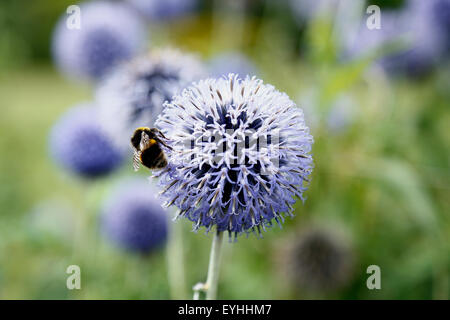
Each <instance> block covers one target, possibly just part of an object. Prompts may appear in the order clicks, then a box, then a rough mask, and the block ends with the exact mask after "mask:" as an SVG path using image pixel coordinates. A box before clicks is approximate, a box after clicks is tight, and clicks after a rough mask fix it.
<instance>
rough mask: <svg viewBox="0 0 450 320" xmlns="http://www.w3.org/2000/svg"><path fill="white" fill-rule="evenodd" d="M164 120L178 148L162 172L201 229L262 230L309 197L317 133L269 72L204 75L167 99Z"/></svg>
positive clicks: (172, 200)
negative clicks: (265, 76) (265, 77)
mask: <svg viewBox="0 0 450 320" xmlns="http://www.w3.org/2000/svg"><path fill="white" fill-rule="evenodd" d="M156 125H157V126H158V127H159V128H160V129H161V131H162V132H163V133H164V135H165V136H166V137H167V139H168V141H169V143H170V144H171V148H172V150H167V156H168V160H169V165H168V166H167V167H166V169H165V170H162V171H160V172H159V173H156V174H155V176H159V177H160V178H161V179H160V184H161V186H162V187H163V188H164V189H163V190H162V195H163V196H164V197H165V198H166V199H167V203H166V205H167V206H170V205H172V204H175V205H176V206H177V207H178V208H180V212H179V216H182V217H186V218H187V219H189V220H191V221H193V222H194V230H197V229H198V228H199V227H201V226H203V227H205V228H206V230H207V231H209V230H210V229H211V228H212V227H213V226H216V227H217V230H218V231H225V230H228V231H229V233H231V232H234V233H235V235H237V234H239V233H241V232H248V231H250V230H253V231H254V230H255V228H256V229H258V231H260V229H261V227H262V228H263V229H265V227H266V226H270V225H271V224H272V220H275V221H277V222H278V223H280V221H281V222H282V221H283V216H282V214H283V213H286V214H289V215H290V214H291V212H292V210H293V209H292V204H293V203H294V202H295V200H294V197H295V196H298V197H300V198H301V199H304V198H303V192H304V191H305V190H306V184H307V181H309V180H308V176H309V174H310V173H311V171H312V156H311V155H310V154H309V152H310V150H311V144H312V142H313V138H312V136H311V135H310V134H309V129H308V127H307V126H306V125H305V122H304V119H303V112H302V110H301V109H299V108H297V107H296V105H295V104H294V103H293V102H292V101H291V100H290V99H289V97H288V96H287V95H286V94H285V93H281V92H279V91H277V90H276V89H275V88H274V87H273V86H271V85H268V84H264V83H263V82H262V80H259V79H256V78H255V77H253V78H250V77H247V78H245V79H242V78H239V77H238V76H236V75H233V74H230V75H229V76H228V77H227V78H220V79H206V80H202V81H200V82H198V83H195V84H193V85H192V86H190V87H188V88H187V89H185V90H184V91H183V93H182V94H180V95H177V96H175V97H174V98H173V100H172V101H171V102H170V103H166V104H165V108H164V110H163V112H162V114H161V115H160V116H159V117H158V120H157V123H156Z"/></svg>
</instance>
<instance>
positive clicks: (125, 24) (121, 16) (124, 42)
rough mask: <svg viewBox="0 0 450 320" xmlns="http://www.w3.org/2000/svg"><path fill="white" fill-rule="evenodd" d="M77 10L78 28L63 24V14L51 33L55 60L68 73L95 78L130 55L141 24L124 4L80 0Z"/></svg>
mask: <svg viewBox="0 0 450 320" xmlns="http://www.w3.org/2000/svg"><path fill="white" fill-rule="evenodd" d="M80 14H81V15H80V22H81V23H80V28H79V29H76V28H69V27H68V26H67V19H68V17H69V16H68V15H66V14H65V15H64V16H62V17H61V19H60V21H59V22H58V24H57V25H56V27H55V31H54V34H53V42H52V51H53V56H54V59H55V62H56V64H57V66H58V67H59V68H60V69H61V71H62V72H63V73H64V74H66V75H68V76H70V77H74V78H88V79H94V80H97V79H99V78H101V77H102V76H103V75H104V74H105V73H107V72H108V71H109V70H110V69H111V67H113V66H114V65H116V64H117V63H119V62H120V61H123V60H126V59H129V58H130V57H132V56H133V55H134V54H135V53H136V52H137V51H138V50H139V49H140V48H141V47H142V46H143V44H144V42H145V38H146V30H145V25H144V24H143V23H142V21H140V20H139V17H138V16H137V15H136V14H135V13H134V12H133V11H132V10H130V8H128V7H127V6H125V5H124V4H120V3H115V2H109V1H94V2H88V3H82V4H81V5H80Z"/></svg>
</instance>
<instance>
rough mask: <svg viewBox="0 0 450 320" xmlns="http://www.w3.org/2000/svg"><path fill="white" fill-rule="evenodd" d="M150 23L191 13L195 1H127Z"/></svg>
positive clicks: (194, 7)
mask: <svg viewBox="0 0 450 320" xmlns="http://www.w3.org/2000/svg"><path fill="white" fill-rule="evenodd" d="M128 2H129V3H130V4H131V5H132V6H134V7H135V8H136V9H137V11H139V12H140V13H141V14H143V15H144V16H145V18H146V19H148V20H150V21H154V20H166V19H173V18H176V17H180V16H182V15H186V14H190V13H192V12H193V11H194V10H195V9H196V7H197V4H198V3H197V0H128Z"/></svg>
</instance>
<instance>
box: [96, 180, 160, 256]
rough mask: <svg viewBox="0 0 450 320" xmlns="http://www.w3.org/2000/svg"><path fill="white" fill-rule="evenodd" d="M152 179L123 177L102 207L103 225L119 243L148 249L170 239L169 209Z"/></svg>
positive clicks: (114, 240)
mask: <svg viewBox="0 0 450 320" xmlns="http://www.w3.org/2000/svg"><path fill="white" fill-rule="evenodd" d="M155 195H156V191H155V190H153V188H152V186H151V185H150V183H148V181H142V180H141V179H129V180H126V181H123V182H122V183H121V184H120V185H119V186H118V187H116V189H115V190H114V192H113V193H112V194H111V196H110V197H109V198H108V199H107V200H106V202H105V203H104V205H103V208H102V215H101V228H102V231H103V233H104V234H105V236H106V237H108V238H109V239H110V240H111V241H113V242H114V243H115V244H116V245H118V246H120V247H122V248H125V249H128V250H131V251H137V252H140V253H148V252H150V251H152V250H153V249H155V248H156V247H159V246H161V245H163V244H164V243H165V241H166V239H167V233H168V226H167V212H166V210H165V209H164V208H163V207H162V206H161V203H160V201H159V200H158V199H156V198H155Z"/></svg>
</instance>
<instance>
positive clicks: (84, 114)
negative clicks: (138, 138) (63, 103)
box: [50, 104, 123, 178]
mask: <svg viewBox="0 0 450 320" xmlns="http://www.w3.org/2000/svg"><path fill="white" fill-rule="evenodd" d="M50 151H51V155H52V156H53V158H54V159H55V160H56V161H57V162H58V163H60V164H61V165H62V166H63V167H65V168H66V169H68V170H69V171H71V172H73V173H75V174H78V175H80V176H83V177H88V178H94V177H99V176H103V175H106V174H108V173H110V172H111V171H113V170H114V169H116V168H117V167H118V166H119V165H120V164H121V163H122V160H123V155H122V154H121V153H120V152H119V151H118V150H117V149H116V148H114V146H113V145H112V143H111V141H110V139H109V138H108V137H107V136H106V135H105V134H104V133H103V131H102V130H101V127H100V124H99V122H98V117H97V113H96V110H95V108H94V107H93V106H92V105H89V104H83V105H79V106H76V107H74V108H72V109H70V110H69V111H68V112H67V113H66V114H64V115H63V116H62V117H61V118H60V119H59V120H58V122H57V123H56V124H55V125H54V127H53V129H52V130H51V134H50Z"/></svg>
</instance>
